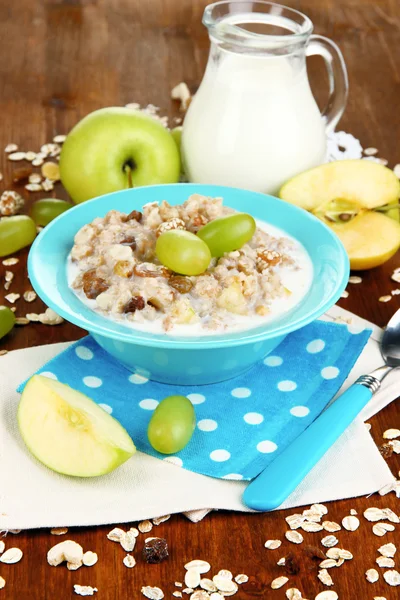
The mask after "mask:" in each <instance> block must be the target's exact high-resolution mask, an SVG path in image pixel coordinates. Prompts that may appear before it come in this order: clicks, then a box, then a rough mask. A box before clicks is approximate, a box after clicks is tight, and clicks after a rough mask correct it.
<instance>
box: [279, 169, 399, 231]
mask: <svg viewBox="0 0 400 600" xmlns="http://www.w3.org/2000/svg"><path fill="white" fill-rule="evenodd" d="M279 196H280V198H282V200H285V201H286V202H290V203H291V204H296V205H297V206H300V207H302V208H304V209H305V210H308V211H311V212H314V211H315V210H316V209H318V207H320V206H322V205H324V204H326V203H329V202H330V201H331V200H336V199H341V200H346V201H349V202H352V203H355V204H358V205H359V206H360V207H362V208H364V209H367V210H373V209H376V208H379V207H381V206H386V205H390V204H397V203H398V199H399V196H400V181H399V179H398V178H397V177H396V175H395V174H394V173H393V171H391V170H390V169H388V168H387V167H384V166H382V165H379V164H377V163H374V162H371V161H368V160H340V161H336V162H331V163H327V164H325V165H321V166H320V167H315V168H314V169H310V170H309V171H305V172H304V173H300V175H296V177H293V178H292V179H290V180H289V181H287V182H286V183H285V184H284V185H283V186H282V188H281V189H280V191H279ZM389 216H391V217H393V218H395V219H396V220H399V211H398V209H394V210H391V211H390V215H389Z"/></svg>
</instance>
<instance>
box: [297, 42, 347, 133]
mask: <svg viewBox="0 0 400 600" xmlns="http://www.w3.org/2000/svg"><path fill="white" fill-rule="evenodd" d="M306 55H307V56H315V55H318V56H322V58H323V59H324V61H325V64H326V68H327V71H328V77H329V99H328V103H327V105H326V107H325V109H324V110H323V112H322V116H323V117H324V119H325V127H326V131H327V133H329V132H330V131H333V130H334V129H335V127H336V125H337V123H338V122H339V120H340V117H341V116H342V114H343V112H344V109H345V107H346V102H347V96H348V92H349V80H348V77H347V69H346V64H345V62H344V58H343V54H342V53H341V51H340V50H339V48H338V46H337V45H336V44H335V43H334V42H332V40H330V39H328V38H326V37H324V36H322V35H312V36H311V37H310V42H309V44H308V46H307V50H306Z"/></svg>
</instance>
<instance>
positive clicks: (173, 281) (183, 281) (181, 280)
mask: <svg viewBox="0 0 400 600" xmlns="http://www.w3.org/2000/svg"><path fill="white" fill-rule="evenodd" d="M168 283H169V285H170V286H171V287H173V288H174V289H175V290H177V291H178V292H180V293H181V294H187V293H188V292H190V290H191V289H192V287H193V283H192V281H191V280H190V279H189V277H182V276H181V275H172V277H170V278H169V280H168Z"/></svg>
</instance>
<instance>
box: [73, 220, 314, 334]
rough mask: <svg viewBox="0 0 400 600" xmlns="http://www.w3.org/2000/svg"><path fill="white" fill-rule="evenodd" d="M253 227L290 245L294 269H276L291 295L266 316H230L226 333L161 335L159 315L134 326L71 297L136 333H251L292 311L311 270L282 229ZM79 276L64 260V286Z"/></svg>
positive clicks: (191, 328) (185, 329)
mask: <svg viewBox="0 0 400 600" xmlns="http://www.w3.org/2000/svg"><path fill="white" fill-rule="evenodd" d="M256 223H257V227H259V228H260V229H262V230H263V231H266V232H267V233H268V234H270V235H271V236H274V237H278V238H279V237H285V238H287V239H289V240H291V242H292V248H291V249H290V251H288V252H287V254H289V255H290V256H291V257H292V258H293V259H294V260H295V262H296V264H297V265H298V267H299V268H298V269H297V270H294V269H292V268H291V267H288V266H278V267H276V270H277V272H278V273H279V276H280V277H281V280H282V283H283V285H284V286H285V287H286V288H288V290H290V291H291V294H290V295H288V296H285V297H284V298H277V299H276V300H274V301H272V302H271V306H270V312H269V314H268V315H266V316H263V317H261V316H258V315H252V316H246V315H236V314H235V315H231V316H232V321H230V322H229V325H228V329H222V328H221V329H217V330H210V329H206V328H204V327H203V325H202V323H201V322H198V323H194V324H192V325H179V324H177V325H174V327H173V329H172V330H171V331H169V332H165V330H164V328H163V324H162V322H163V315H162V314H160V315H159V318H157V319H155V320H154V321H146V322H143V323H142V322H138V321H131V320H128V319H127V318H126V316H125V315H123V314H121V315H119V314H110V313H108V314H107V315H105V313H104V312H103V311H102V310H101V309H99V308H98V306H97V303H96V300H90V299H89V298H87V297H86V296H85V294H84V293H83V291H81V290H75V289H74V290H73V291H74V293H75V294H76V295H77V296H78V298H79V299H80V300H81V301H82V302H83V303H84V304H85V305H86V306H88V307H89V308H91V309H92V310H94V311H95V312H97V313H99V314H103V315H105V316H107V318H109V319H111V320H112V321H116V322H118V323H120V324H123V325H126V326H127V327H129V328H131V329H137V330H139V331H146V332H148V333H153V334H161V335H166V336H172V337H174V336H185V337H193V336H207V337H209V336H213V335H218V334H221V333H232V332H239V331H245V330H248V329H252V328H254V327H259V326H260V325H264V324H266V323H269V322H271V321H274V320H275V319H276V318H277V317H279V316H281V315H282V314H284V313H287V312H289V311H290V310H292V309H293V308H294V307H295V306H296V305H297V304H299V302H300V301H301V300H302V299H303V298H304V296H305V295H306V294H307V292H308V291H309V289H310V287H311V284H312V280H313V266H312V262H311V259H310V257H309V255H308V252H307V251H306V249H305V248H304V247H303V245H302V244H300V242H298V241H297V240H296V239H295V238H293V237H292V236H290V235H289V234H287V233H286V232H285V231H282V229H279V228H278V227H274V226H273V225H270V224H269V223H266V222H265V221H260V220H258V219H256ZM78 273H79V269H78V267H77V265H76V264H75V263H73V262H72V261H71V259H70V258H68V262H67V279H68V284H69V285H70V286H71V284H72V282H73V281H74V279H75V278H76V277H77V275H78Z"/></svg>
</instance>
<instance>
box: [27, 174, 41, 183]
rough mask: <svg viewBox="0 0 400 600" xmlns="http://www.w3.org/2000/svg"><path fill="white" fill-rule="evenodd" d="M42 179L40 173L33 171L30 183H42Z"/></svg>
mask: <svg viewBox="0 0 400 600" xmlns="http://www.w3.org/2000/svg"><path fill="white" fill-rule="evenodd" d="M41 181H42V177H41V175H39V173H32V174H31V175H29V183H40V182H41Z"/></svg>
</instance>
